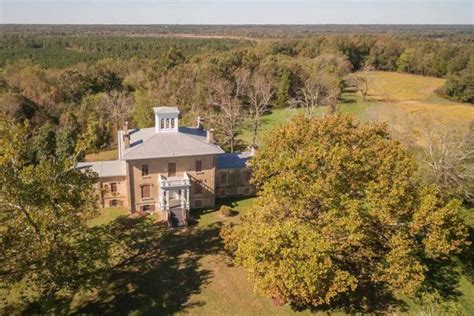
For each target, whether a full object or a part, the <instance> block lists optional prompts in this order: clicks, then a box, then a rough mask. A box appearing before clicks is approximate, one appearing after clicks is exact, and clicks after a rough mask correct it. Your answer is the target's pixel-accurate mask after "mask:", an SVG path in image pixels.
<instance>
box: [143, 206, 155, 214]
mask: <svg viewBox="0 0 474 316" xmlns="http://www.w3.org/2000/svg"><path fill="white" fill-rule="evenodd" d="M140 208H141V211H142V212H146V213H148V212H154V211H155V206H154V205H142V206H141V207H140Z"/></svg>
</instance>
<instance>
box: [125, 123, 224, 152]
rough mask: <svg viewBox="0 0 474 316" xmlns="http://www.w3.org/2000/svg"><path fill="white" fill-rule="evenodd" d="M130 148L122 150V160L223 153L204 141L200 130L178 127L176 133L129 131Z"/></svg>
mask: <svg viewBox="0 0 474 316" xmlns="http://www.w3.org/2000/svg"><path fill="white" fill-rule="evenodd" d="M129 135H130V148H125V149H123V154H122V159H124V160H133V159H151V158H165V157H182V156H198V155H211V154H221V153H223V152H224V151H223V150H222V149H221V148H220V147H219V146H218V145H216V144H210V143H208V142H207V140H206V131H205V130H203V129H200V128H188V127H180V128H179V130H178V132H159V133H156V131H155V128H143V129H135V130H130V131H129Z"/></svg>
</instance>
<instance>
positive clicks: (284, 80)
mask: <svg viewBox="0 0 474 316" xmlns="http://www.w3.org/2000/svg"><path fill="white" fill-rule="evenodd" d="M290 91H291V72H290V71H283V72H282V74H281V76H280V81H279V82H278V86H277V91H276V95H275V99H276V100H275V105H276V106H277V107H279V108H283V107H285V106H287V104H288V97H289V94H290Z"/></svg>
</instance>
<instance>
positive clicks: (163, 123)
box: [160, 119, 165, 129]
mask: <svg viewBox="0 0 474 316" xmlns="http://www.w3.org/2000/svg"><path fill="white" fill-rule="evenodd" d="M160 128H161V129H164V128H165V119H161V120H160Z"/></svg>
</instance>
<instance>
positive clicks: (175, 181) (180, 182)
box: [158, 172, 191, 189]
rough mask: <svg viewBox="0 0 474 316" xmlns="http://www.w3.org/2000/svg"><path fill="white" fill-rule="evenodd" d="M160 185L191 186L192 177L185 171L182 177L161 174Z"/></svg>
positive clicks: (167, 186) (172, 186)
mask: <svg viewBox="0 0 474 316" xmlns="http://www.w3.org/2000/svg"><path fill="white" fill-rule="evenodd" d="M158 185H159V186H160V188H163V189H165V188H180V187H184V188H185V187H189V186H191V179H190V178H189V175H188V174H187V173H186V172H185V173H184V176H182V177H165V176H163V175H160V176H159V177H158Z"/></svg>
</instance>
